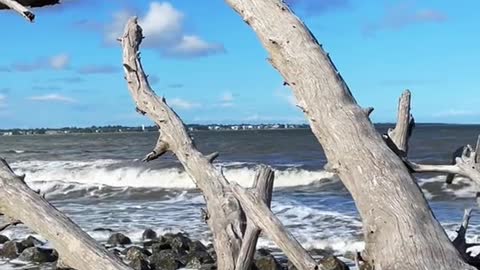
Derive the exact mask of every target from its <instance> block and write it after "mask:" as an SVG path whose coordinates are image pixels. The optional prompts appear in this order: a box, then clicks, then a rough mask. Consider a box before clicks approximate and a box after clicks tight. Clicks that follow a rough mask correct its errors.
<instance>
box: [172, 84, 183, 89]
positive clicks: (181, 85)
mask: <svg viewBox="0 0 480 270" xmlns="http://www.w3.org/2000/svg"><path fill="white" fill-rule="evenodd" d="M184 86H185V85H184V84H182V83H171V84H169V85H168V88H174V89H176V88H183V87H184Z"/></svg>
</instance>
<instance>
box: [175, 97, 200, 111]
mask: <svg viewBox="0 0 480 270" xmlns="http://www.w3.org/2000/svg"><path fill="white" fill-rule="evenodd" d="M167 103H168V104H169V105H171V106H172V107H174V108H176V109H181V110H192V109H196V108H200V107H201V104H200V103H197V102H193V101H189V100H186V99H182V98H172V99H168V100H167Z"/></svg>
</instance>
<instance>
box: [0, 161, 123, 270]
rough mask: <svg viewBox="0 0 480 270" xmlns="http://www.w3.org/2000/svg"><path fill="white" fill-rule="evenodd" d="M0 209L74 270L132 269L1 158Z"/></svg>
mask: <svg viewBox="0 0 480 270" xmlns="http://www.w3.org/2000/svg"><path fill="white" fill-rule="evenodd" d="M0 212H1V213H2V214H4V215H6V216H8V217H11V218H12V219H14V222H12V223H9V225H13V224H18V223H19V222H20V221H21V222H22V223H23V224H25V225H26V226H27V227H29V228H30V229H32V230H33V231H35V232H37V233H39V234H41V235H42V236H43V237H45V238H46V239H48V240H49V241H50V242H51V243H52V246H53V247H54V248H55V249H56V250H58V252H59V253H60V257H61V258H62V260H63V261H64V262H65V263H66V264H67V265H69V266H70V267H73V268H75V269H77V270H98V269H105V270H131V268H130V267H128V266H127V265H125V264H124V263H123V262H122V261H121V260H120V259H118V258H117V257H115V256H114V255H113V254H111V253H109V252H108V251H107V250H106V249H105V248H104V247H102V246H101V245H100V244H98V243H97V242H96V241H95V240H94V239H93V238H92V237H90V236H89V235H88V234H87V233H85V232H84V231H82V229H81V228H80V227H79V226H78V225H76V224H75V223H74V222H73V221H72V220H70V219H69V218H68V217H67V216H66V215H64V214H63V213H61V212H60V211H58V210H57V209H56V208H55V207H54V206H52V205H51V204H50V203H48V202H47V201H46V200H45V199H44V198H43V197H42V196H40V195H39V194H37V193H36V192H35V191H33V190H31V189H30V188H29V187H28V186H27V185H26V184H25V182H24V176H18V175H16V174H15V173H14V172H13V170H12V169H11V168H10V166H9V165H8V164H7V162H6V161H5V160H4V159H0Z"/></svg>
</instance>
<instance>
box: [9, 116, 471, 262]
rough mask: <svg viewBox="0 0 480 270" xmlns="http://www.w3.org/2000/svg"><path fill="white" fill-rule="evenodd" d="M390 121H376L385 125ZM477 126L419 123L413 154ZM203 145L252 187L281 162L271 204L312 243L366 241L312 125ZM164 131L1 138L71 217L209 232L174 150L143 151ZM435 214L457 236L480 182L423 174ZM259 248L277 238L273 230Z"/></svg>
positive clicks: (95, 224) (453, 145)
mask: <svg viewBox="0 0 480 270" xmlns="http://www.w3.org/2000/svg"><path fill="white" fill-rule="evenodd" d="M386 128H388V125H379V126H378V129H379V131H380V132H384V131H385V130H386ZM478 134H480V126H467V125H465V126H462V125H417V127H416V129H415V131H414V133H413V137H412V139H411V141H410V154H409V156H410V157H411V159H412V160H414V161H416V162H420V163H431V164H442V163H445V164H446V163H449V162H450V159H451V153H452V152H453V151H454V150H455V149H457V148H458V147H459V146H461V145H464V144H466V143H470V144H474V142H475V141H476V137H477V136H478ZM192 135H193V137H194V139H195V141H196V144H197V146H198V147H199V149H200V150H201V151H202V152H203V153H205V154H209V153H212V152H219V153H220V156H219V158H218V159H217V160H216V162H215V165H216V166H218V167H219V168H220V167H221V168H223V171H224V173H225V175H226V177H227V179H228V180H230V181H235V182H238V183H239V184H241V185H243V186H246V187H248V186H250V185H251V183H252V180H253V176H254V174H255V167H256V165H257V164H260V163H263V164H267V165H270V166H272V167H273V168H274V169H275V170H276V178H275V189H274V195H273V203H272V210H273V212H274V213H275V214H276V215H277V216H278V217H279V218H280V219H281V221H282V222H283V224H284V225H285V226H286V227H287V228H288V229H289V230H290V231H291V232H292V233H293V234H294V235H295V236H296V237H297V239H298V240H299V241H300V243H302V244H303V245H304V247H305V248H307V249H328V250H331V251H332V252H334V253H335V254H337V255H343V254H345V253H347V252H355V251H357V250H361V249H362V248H363V242H362V234H361V227H362V223H361V220H360V219H359V217H358V213H357V211H356V208H355V204H354V202H353V200H352V198H351V197H350V195H349V193H348V191H347V190H346V189H345V188H344V187H343V185H342V184H341V182H340V181H339V179H337V178H336V177H335V176H334V175H332V174H331V173H328V172H325V171H324V170H323V166H324V165H325V163H326V158H325V156H324V154H323V152H322V149H321V146H320V145H319V143H318V142H317V140H316V139H315V137H314V136H313V134H312V133H311V131H310V130H306V129H297V130H254V131H198V132H193V133H192ZM157 136H158V134H157V133H156V132H142V133H112V134H64V135H32V136H3V137H0V155H1V156H3V157H5V158H6V159H7V161H8V162H9V163H10V164H11V166H12V167H13V169H14V170H15V171H16V172H17V173H25V174H26V182H27V184H28V185H29V186H30V187H31V188H33V189H35V190H37V189H39V190H40V191H41V193H43V194H45V195H46V198H47V199H48V200H49V201H50V202H51V203H52V204H54V205H55V206H56V207H58V208H59V209H60V210H62V211H63V212H64V213H66V214H67V215H68V216H69V217H71V218H72V219H73V220H74V221H75V222H76V223H77V224H79V225H80V226H81V227H82V228H83V229H84V230H85V231H86V232H88V233H89V234H90V235H92V236H93V237H94V238H95V239H97V240H98V241H100V242H105V241H106V240H107V238H108V236H109V233H108V232H105V231H98V230H96V229H98V228H108V229H112V230H114V231H118V232H123V233H125V234H126V235H128V236H129V237H131V238H132V240H133V241H140V238H141V234H142V232H143V230H145V229H147V228H152V229H154V230H156V231H157V232H159V233H164V232H179V231H181V232H186V233H188V234H189V235H190V237H191V238H193V239H198V240H201V241H203V242H204V243H208V242H209V240H210V233H209V231H208V228H207V226H206V225H205V224H204V223H203V222H202V219H201V211H200V208H201V207H202V206H203V204H204V200H203V197H202V196H201V194H200V193H199V192H198V191H197V190H196V189H195V186H194V184H193V182H192V181H191V180H190V179H189V176H187V175H186V174H185V172H184V171H183V169H182V168H181V166H180V164H179V163H178V162H177V161H176V159H175V157H174V156H173V155H171V154H168V155H166V156H164V157H162V158H160V159H158V160H155V161H152V162H150V163H143V162H141V159H142V158H143V157H144V155H145V154H146V153H148V152H149V151H151V150H152V147H153V146H154V144H155V142H156V140H157ZM417 180H418V183H419V185H420V186H421V188H422V189H423V191H424V194H425V196H426V197H427V198H428V200H429V202H430V205H431V207H432V208H433V211H434V213H435V215H436V217H437V218H438V219H439V220H440V221H441V223H442V225H443V226H444V227H445V229H446V231H447V232H448V234H449V235H450V236H451V237H454V236H455V230H456V229H457V228H458V227H459V224H460V222H461V219H462V215H463V211H464V209H465V208H469V207H476V200H475V194H476V192H477V191H478V188H477V187H476V186H474V185H473V184H472V183H471V182H470V181H469V180H467V179H462V178H457V180H456V181H455V182H454V184H452V185H450V186H447V185H446V184H445V181H444V180H445V176H442V175H433V174H421V175H417ZM31 233H32V232H30V231H29V230H28V229H27V228H25V227H23V226H21V225H19V226H17V227H14V228H10V229H7V230H6V231H4V232H3V233H2V234H5V235H7V236H8V237H10V238H13V239H15V238H17V239H21V238H24V237H25V235H27V234H31ZM479 234H480V218H479V217H478V215H475V212H474V215H473V218H472V220H471V228H470V230H469V235H468V237H469V238H470V239H471V241H477V238H476V235H479ZM259 245H260V246H262V247H268V248H273V249H274V247H275V245H274V244H273V243H272V242H271V241H269V240H268V239H266V238H262V239H261V241H260V242H259ZM11 267H12V264H11V263H8V262H6V261H2V262H0V269H11Z"/></svg>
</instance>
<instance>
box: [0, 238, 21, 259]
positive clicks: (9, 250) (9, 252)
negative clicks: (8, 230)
mask: <svg viewBox="0 0 480 270" xmlns="http://www.w3.org/2000/svg"><path fill="white" fill-rule="evenodd" d="M23 250H25V247H24V246H23V245H22V243H19V242H14V241H8V242H6V243H5V244H4V245H3V248H2V249H1V250H0V257H4V258H9V259H14V258H17V257H18V256H19V255H20V254H21V253H22V251H23Z"/></svg>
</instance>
